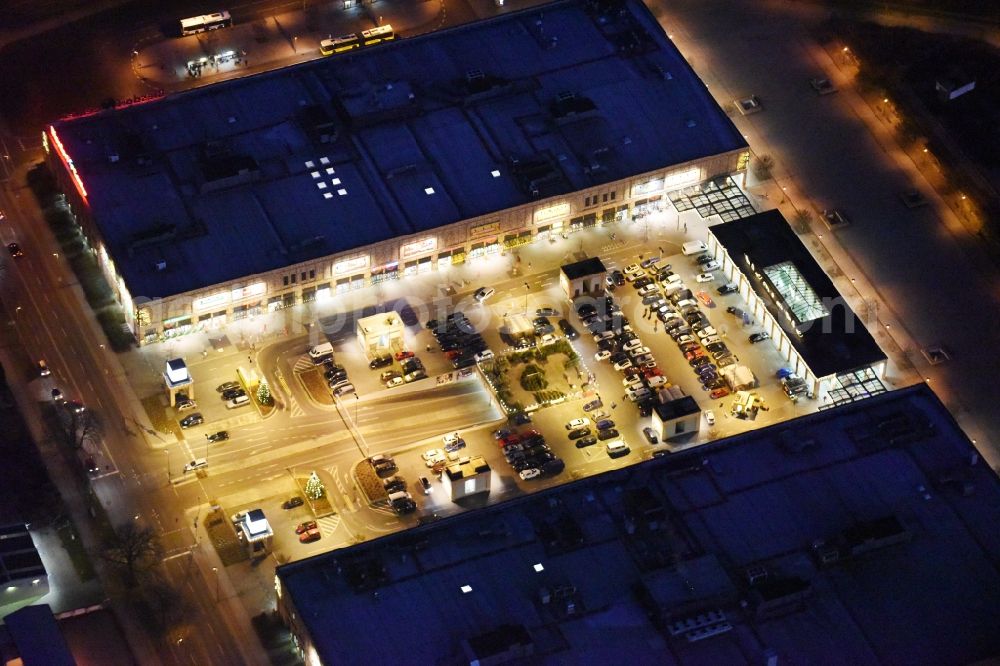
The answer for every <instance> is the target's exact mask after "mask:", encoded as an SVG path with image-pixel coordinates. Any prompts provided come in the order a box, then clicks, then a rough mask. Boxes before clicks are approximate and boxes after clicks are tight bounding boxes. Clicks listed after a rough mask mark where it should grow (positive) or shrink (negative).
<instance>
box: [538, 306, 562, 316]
mask: <svg viewBox="0 0 1000 666" xmlns="http://www.w3.org/2000/svg"><path fill="white" fill-rule="evenodd" d="M556 314H558V313H557V312H556V310H555V308H538V309H537V310H535V315H536V316H538V317H555V316H556Z"/></svg>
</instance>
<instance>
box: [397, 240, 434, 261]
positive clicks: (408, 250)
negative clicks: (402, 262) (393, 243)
mask: <svg viewBox="0 0 1000 666" xmlns="http://www.w3.org/2000/svg"><path fill="white" fill-rule="evenodd" d="M436 249H437V237H436V236H428V237H427V238H424V239H422V240H418V241H415V242H413V243H407V244H406V245H404V246H402V247H401V248H399V256H400V257H401V258H403V259H406V258H407V257H413V256H416V255H418V254H426V253H427V252H433V251H434V250H436Z"/></svg>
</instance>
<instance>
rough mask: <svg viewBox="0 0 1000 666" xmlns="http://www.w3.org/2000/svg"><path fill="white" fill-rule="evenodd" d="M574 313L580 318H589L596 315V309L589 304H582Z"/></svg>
mask: <svg viewBox="0 0 1000 666" xmlns="http://www.w3.org/2000/svg"><path fill="white" fill-rule="evenodd" d="M576 313H577V314H578V315H580V317H581V318H583V317H589V316H591V315H594V314H597V308H595V307H594V306H593V305H592V304H590V303H583V304H581V305H578V306H577V308H576Z"/></svg>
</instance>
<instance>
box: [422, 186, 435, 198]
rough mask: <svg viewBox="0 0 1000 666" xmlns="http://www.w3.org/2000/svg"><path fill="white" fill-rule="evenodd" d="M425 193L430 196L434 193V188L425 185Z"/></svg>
mask: <svg viewBox="0 0 1000 666" xmlns="http://www.w3.org/2000/svg"><path fill="white" fill-rule="evenodd" d="M424 194H426V195H427V196H430V195H432V194H434V188H433V187H425V188H424Z"/></svg>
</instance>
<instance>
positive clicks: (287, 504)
mask: <svg viewBox="0 0 1000 666" xmlns="http://www.w3.org/2000/svg"><path fill="white" fill-rule="evenodd" d="M304 503H305V502H303V501H302V498H301V497H299V496H298V495H296V496H295V497H292V498H290V499H287V500H285V501H284V502H283V503H282V505H281V508H282V509H285V510H286V511H287V510H288V509H294V508H295V507H298V506H302V505H303V504H304Z"/></svg>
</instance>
